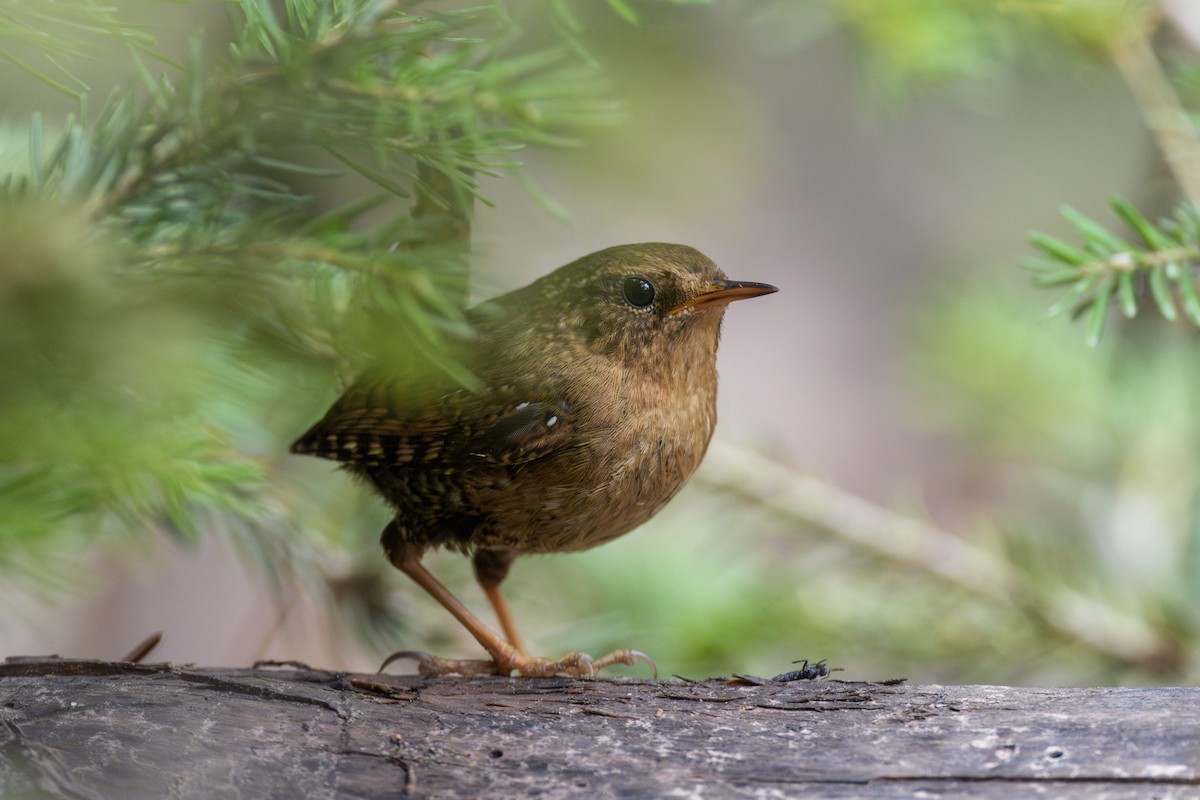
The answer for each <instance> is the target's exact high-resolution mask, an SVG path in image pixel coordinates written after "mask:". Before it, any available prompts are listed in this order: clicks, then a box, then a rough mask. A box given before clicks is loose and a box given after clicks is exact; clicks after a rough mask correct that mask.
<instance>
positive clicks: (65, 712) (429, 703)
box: [0, 660, 1200, 800]
mask: <svg viewBox="0 0 1200 800" xmlns="http://www.w3.org/2000/svg"><path fill="white" fill-rule="evenodd" d="M963 796H971V797H1004V798H1026V797H1062V798H1184V797H1189V798H1190V797H1200V689H1196V688H1170V689H1017V688H1004V687H991V686H905V685H899V686H886V685H882V684H871V683H855V682H841V681H836V680H824V681H819V682H815V683H810V682H795V683H787V684H777V683H768V684H766V685H763V686H741V687H738V686H727V685H724V684H723V683H722V682H720V681H705V682H702V683H687V682H682V681H677V680H672V681H659V682H654V681H647V680H594V681H586V680H567V679H563V680H558V679H539V680H530V679H506V678H437V679H424V678H420V677H416V676H390V675H348V674H336V673H328V672H319V671H312V670H307V669H294V670H293V669H271V670H262V669H260V670H245V669H242V670H229V669H199V668H193V667H182V666H172V665H165V664H160V665H138V666H135V665H130V664H114V663H106V662H95V661H66V660H29V661H11V660H10V661H9V662H7V663H5V664H3V665H0V797H3V798H5V800H8V798H19V799H20V800H25V798H41V797H70V798H89V799H91V798H215V797H220V798H288V799H289V800H291V799H292V798H335V797H336V798H385V797H386V798H394V797H430V798H436V797H486V798H510V797H511V798H519V797H541V798H565V797H588V798H610V797H613V798H615V797H620V798H635V797H681V798H683V797H694V798H722V797H832V798H878V797H963Z"/></svg>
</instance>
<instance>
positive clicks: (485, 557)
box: [474, 550, 525, 655]
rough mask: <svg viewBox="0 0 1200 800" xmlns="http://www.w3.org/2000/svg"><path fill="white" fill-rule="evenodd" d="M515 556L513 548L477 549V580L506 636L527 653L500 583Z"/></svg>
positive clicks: (520, 650)
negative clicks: (501, 590)
mask: <svg viewBox="0 0 1200 800" xmlns="http://www.w3.org/2000/svg"><path fill="white" fill-rule="evenodd" d="M514 558H516V553H513V552H512V551H511V550H476V551H475V558H474V563H475V580H477V581H479V585H480V586H481V587H482V588H483V593H484V594H485V595H487V599H488V602H489V603H491V604H492V610H494V611H495V612H496V619H497V620H499V622H500V629H501V630H503V631H504V638H505V639H507V640H508V643H509V644H511V645H512V646H513V647H515V648H516V649H517V652H518V653H520V654H521V655H525V646H524V645H523V644H522V643H521V634H520V633H518V632H517V626H516V623H514V622H513V618H512V614H510V613H509V611H508V602H507V601H506V600H505V599H504V595H503V594H502V593H501V592H500V583H501V582H502V581H503V580H504V579H505V578H506V577H508V569H509V567H511V566H512V562H513V559H514Z"/></svg>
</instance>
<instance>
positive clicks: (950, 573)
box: [698, 442, 1185, 672]
mask: <svg viewBox="0 0 1200 800" xmlns="http://www.w3.org/2000/svg"><path fill="white" fill-rule="evenodd" d="M698 476H699V479H700V480H702V481H704V482H705V483H707V484H709V485H710V486H712V487H714V488H718V489H723V490H726V491H731V492H735V493H737V494H739V495H742V496H743V497H746V498H748V499H751V500H753V501H754V502H755V503H757V504H758V505H759V506H760V507H761V508H765V509H768V510H770V511H773V512H776V513H779V514H781V515H783V516H785V517H788V518H791V519H793V520H796V521H798V522H803V523H806V524H809V525H815V526H817V527H819V528H822V529H823V530H826V531H828V532H829V533H832V534H834V535H836V536H838V537H840V538H842V539H844V540H845V541H847V542H849V543H850V544H851V545H853V546H854V547H857V548H860V549H863V550H866V551H869V552H871V553H873V554H875V555H877V556H881V557H883V558H884V559H886V560H888V561H890V562H892V563H894V564H898V565H902V566H905V567H913V568H916V569H918V570H921V571H922V572H925V573H928V574H930V575H933V576H935V577H937V578H939V579H941V580H943V581H945V582H947V583H949V584H951V585H953V586H955V587H957V588H959V589H964V590H966V591H968V592H971V593H972V594H976V595H980V596H982V597H985V598H988V599H989V600H993V601H995V602H997V603H1002V604H1005V605H1009V606H1012V607H1015V608H1017V609H1019V610H1021V611H1022V612H1023V613H1025V614H1027V615H1030V616H1032V617H1033V618H1035V619H1036V620H1037V621H1038V622H1039V623H1041V624H1043V625H1045V626H1046V627H1047V628H1048V629H1049V630H1051V631H1053V632H1055V633H1056V634H1058V635H1059V636H1060V637H1062V638H1064V639H1067V640H1070V641H1073V642H1076V643H1079V644H1082V645H1084V646H1086V647H1088V648H1090V649H1092V650H1094V651H1096V652H1099V653H1102V654H1104V655H1105V656H1107V657H1109V658H1112V659H1114V660H1116V661H1119V662H1123V663H1126V664H1133V665H1138V666H1142V667H1145V668H1147V669H1151V670H1153V671H1156V672H1168V671H1170V672H1174V671H1178V670H1179V669H1181V668H1182V667H1184V666H1185V664H1184V663H1183V662H1184V660H1185V655H1184V653H1183V652H1182V648H1181V645H1180V643H1179V642H1178V641H1177V640H1176V638H1175V637H1173V636H1172V635H1171V634H1170V633H1169V632H1165V631H1161V630H1158V629H1156V628H1155V627H1154V626H1152V625H1151V624H1150V623H1148V622H1147V621H1146V620H1143V619H1140V618H1138V617H1135V616H1131V615H1129V614H1125V613H1122V612H1120V611H1118V610H1117V609H1115V608H1112V607H1111V606H1109V605H1106V604H1105V603H1103V602H1100V601H1098V600H1095V599H1092V598H1089V597H1086V596H1085V595H1082V594H1080V593H1079V592H1076V591H1074V590H1071V589H1068V588H1063V587H1052V588H1049V589H1044V588H1039V587H1036V586H1035V585H1034V584H1033V582H1032V581H1031V580H1030V579H1029V578H1028V577H1027V576H1026V575H1024V574H1022V572H1021V571H1020V570H1019V569H1018V568H1017V567H1016V566H1015V565H1013V564H1012V563H1010V562H1008V561H1006V560H1004V559H1003V558H1001V557H1000V556H997V555H996V554H994V553H991V552H988V551H987V550H984V549H983V548H981V547H978V546H977V545H974V544H972V543H970V542H969V541H967V540H966V539H965V538H964V537H962V536H960V535H957V534H954V533H950V532H948V531H945V530H942V529H940V528H938V527H937V526H935V525H932V524H930V523H928V522H925V521H923V520H919V519H915V518H913V517H908V516H904V515H903V514H898V513H896V512H893V511H889V510H888V509H885V508H881V507H880V506H877V505H875V504H873V503H871V502H869V501H867V500H864V499H863V498H862V497H859V496H857V495H855V494H853V493H851V492H847V491H845V490H844V489H840V488H838V487H836V486H834V485H832V484H830V483H827V482H825V481H822V480H819V479H817V478H814V477H812V476H811V475H803V474H800V473H798V472H796V471H795V470H793V469H792V468H790V467H788V466H786V465H784V464H781V463H779V462H777V461H773V460H771V459H769V458H766V457H764V456H761V455H759V454H757V453H755V452H753V451H751V450H749V449H746V448H743V447H738V446H736V445H731V444H728V443H723V442H714V443H713V445H712V446H711V447H710V448H709V452H708V455H707V456H706V458H705V462H704V466H703V468H702V469H701V471H700V473H699V475H698Z"/></svg>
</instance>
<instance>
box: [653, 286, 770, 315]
mask: <svg viewBox="0 0 1200 800" xmlns="http://www.w3.org/2000/svg"><path fill="white" fill-rule="evenodd" d="M778 291H779V289H777V288H776V287H774V286H772V285H771V284H769V283H754V282H753V281H713V282H712V285H711V286H710V287H709V288H708V290H707V291H704V292H701V293H700V294H698V295H696V296H695V297H689V298H688V299H687V300H684V301H683V302H682V303H680V304H679V305H677V306H675V307H674V308H672V309H671V310H670V311H668V312H667V315H668V316H669V315H671V314H678V313H680V312H681V311H688V310H691V311H700V310H701V309H705V308H710V307H712V306H718V305H720V306H723V305H725V304H726V303H732V302H733V301H734V300H745V299H746V298H748V297H758V296H759V295H764V294H771V293H772V292H778Z"/></svg>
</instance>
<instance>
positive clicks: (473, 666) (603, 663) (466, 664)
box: [379, 650, 658, 678]
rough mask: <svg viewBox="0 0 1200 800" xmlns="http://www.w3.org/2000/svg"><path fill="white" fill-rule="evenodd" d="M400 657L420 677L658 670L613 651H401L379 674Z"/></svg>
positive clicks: (637, 655) (633, 654) (635, 654)
mask: <svg viewBox="0 0 1200 800" xmlns="http://www.w3.org/2000/svg"><path fill="white" fill-rule="evenodd" d="M402 658H411V659H412V660H414V661H416V662H417V669H418V671H419V672H420V673H421V674H422V675H424V676H427V677H428V676H432V675H513V674H514V673H515V674H517V675H521V676H524V677H526V678H553V677H555V676H557V675H568V676H570V677H574V678H594V677H596V673H597V672H599V671H600V670H602V669H604V668H605V667H611V666H612V665H613V664H626V665H628V666H631V667H632V666H634V665H635V664H639V663H641V664H646V665H647V666H649V667H650V672H651V673H652V674H653V676H654V677H655V678H657V677H658V668H657V667H655V666H654V662H653V661H651V660H650V656H648V655H646V654H645V653H643V652H640V651H638V650H614V651H612V652H611V653H609V654H608V655H606V656H604V657H602V658H597V659H593V658H592V657H591V656H589V655H588V654H587V653H571V654H570V655H566V656H563V657H562V658H560V659H559V660H558V661H551V660H549V659H546V658H533V657H530V656H523V655H520V654H519V653H514V654H513V657H511V658H504V659H495V660H484V659H455V658H440V657H438V656H431V655H429V654H428V653H422V652H420V651H418V650H403V651H401V652H399V653H392V654H391V655H390V656H388V657H387V659H386V660H385V661H384V662H383V664H382V665H380V667H379V671H380V672H382V671H383V670H384V668H385V667H387V665H388V664H391V663H392V662H393V661H397V660H399V659H402Z"/></svg>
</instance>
